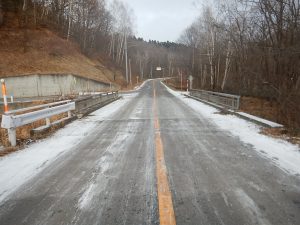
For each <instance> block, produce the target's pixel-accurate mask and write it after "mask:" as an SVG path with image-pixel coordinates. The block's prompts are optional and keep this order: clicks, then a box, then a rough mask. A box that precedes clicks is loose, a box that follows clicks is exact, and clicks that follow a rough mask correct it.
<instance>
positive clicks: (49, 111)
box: [1, 101, 75, 146]
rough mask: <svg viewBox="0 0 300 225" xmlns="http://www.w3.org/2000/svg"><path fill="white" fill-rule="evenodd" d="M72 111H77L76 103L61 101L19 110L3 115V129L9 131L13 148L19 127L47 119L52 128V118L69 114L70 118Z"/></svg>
mask: <svg viewBox="0 0 300 225" xmlns="http://www.w3.org/2000/svg"><path fill="white" fill-rule="evenodd" d="M37 109H39V110H37ZM33 110H37V111H33ZM72 110H75V102H71V101H61V102H55V103H50V104H44V105H39V106H33V107H28V108H24V109H19V110H13V111H9V112H7V113H5V114H4V115H2V123H1V127H2V128H5V129H7V131H8V140H9V142H10V144H11V146H16V145H17V139H16V128H17V127H21V126H23V125H27V124H30V123H33V122H35V121H38V120H42V119H46V125H48V126H50V117H51V116H55V115H58V114H61V113H66V112H68V117H69V118H70V117H71V111H72ZM30 111H33V112H30ZM24 112H27V113H24ZM20 113H23V114H20Z"/></svg>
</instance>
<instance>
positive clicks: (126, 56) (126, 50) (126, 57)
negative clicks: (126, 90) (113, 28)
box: [125, 33, 128, 85]
mask: <svg viewBox="0 0 300 225" xmlns="http://www.w3.org/2000/svg"><path fill="white" fill-rule="evenodd" d="M125 63H126V83H127V85H128V48H127V34H126V33H125Z"/></svg>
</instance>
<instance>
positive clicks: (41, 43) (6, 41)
mask: <svg viewBox="0 0 300 225" xmlns="http://www.w3.org/2000/svg"><path fill="white" fill-rule="evenodd" d="M0 40H1V41H0V59H1V60H0V77H9V76H17V75H29V74H75V75H80V76H83V77H87V78H91V79H95V80H98V81H102V82H106V83H109V82H114V83H118V84H119V85H123V83H124V78H123V77H122V75H121V73H120V72H119V71H116V70H114V69H109V68H107V67H105V66H104V65H103V64H102V63H101V62H100V61H99V60H95V59H90V58H88V57H86V56H84V55H83V54H81V53H80V49H79V47H78V46H77V45H76V44H75V43H73V42H71V41H67V40H65V39H62V38H60V37H59V36H57V35H56V34H54V33H53V32H52V31H49V30H47V29H45V28H40V29H29V30H24V29H18V28H0ZM114 77H115V79H114Z"/></svg>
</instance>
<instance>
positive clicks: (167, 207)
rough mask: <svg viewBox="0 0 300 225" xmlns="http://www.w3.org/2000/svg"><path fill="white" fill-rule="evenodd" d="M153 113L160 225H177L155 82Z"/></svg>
mask: <svg viewBox="0 0 300 225" xmlns="http://www.w3.org/2000/svg"><path fill="white" fill-rule="evenodd" d="M153 113H154V127H155V149H156V177H157V196H158V210H159V222H160V225H176V220H175V213H174V208H173V202H172V194H171V191H170V187H169V182H168V175H167V167H166V163H165V158H164V149H163V144H162V140H161V136H160V125H159V120H158V115H157V104H156V88H155V81H153Z"/></svg>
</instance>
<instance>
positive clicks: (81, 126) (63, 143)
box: [0, 95, 131, 202]
mask: <svg viewBox="0 0 300 225" xmlns="http://www.w3.org/2000/svg"><path fill="white" fill-rule="evenodd" d="M130 99H131V97H130V95H128V97H127V98H123V99H121V100H118V101H115V102H113V103H111V104H109V105H107V106H105V107H103V108H101V109H99V110H97V111H95V112H94V113H92V115H94V116H88V117H86V118H83V119H81V120H76V121H74V122H72V123H71V124H68V125H67V126H66V127H64V128H62V129H60V130H58V131H57V132H56V133H55V134H54V135H52V136H51V137H49V138H47V139H44V140H42V141H40V142H37V143H34V144H32V145H30V146H29V147H27V148H26V149H24V150H22V151H18V152H15V153H12V154H9V155H7V156H5V157H2V158H0V174H1V176H0V202H2V201H4V200H5V199H6V198H7V197H8V196H9V195H10V194H11V193H13V192H14V191H15V190H17V188H18V187H20V186H21V185H22V184H24V183H25V182H27V181H28V180H29V179H31V178H32V177H34V176H35V175H37V174H38V173H39V172H41V171H42V170H43V169H44V168H46V167H47V166H48V165H50V164H51V163H52V162H53V161H54V160H55V159H57V158H58V157H59V156H61V155H62V154H64V153H66V152H68V151H70V150H72V149H73V147H75V146H77V145H78V144H79V143H80V142H81V141H82V140H83V139H84V138H85V137H86V136H87V135H89V134H91V133H93V132H94V131H93V129H95V127H96V125H97V123H95V122H94V121H95V120H97V121H99V120H102V119H105V118H108V117H110V116H112V115H113V114H114V113H116V112H117V111H118V110H119V109H120V108H121V107H123V106H124V105H125V104H126V103H127V102H128V101H129V100H130ZM91 118H93V120H91Z"/></svg>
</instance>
